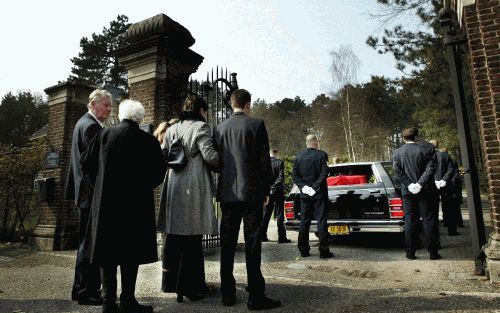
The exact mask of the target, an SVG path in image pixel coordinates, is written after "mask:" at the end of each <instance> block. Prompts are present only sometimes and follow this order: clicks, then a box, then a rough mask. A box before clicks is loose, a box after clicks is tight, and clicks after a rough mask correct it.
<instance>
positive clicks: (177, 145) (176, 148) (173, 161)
mask: <svg viewBox="0 0 500 313" xmlns="http://www.w3.org/2000/svg"><path fill="white" fill-rule="evenodd" d="M177 130H179V127H178V126H177ZM183 135H184V134H183ZM187 162H188V158H187V155H186V152H185V151H184V147H183V145H182V137H179V135H178V133H177V138H176V139H174V140H173V141H172V145H170V149H169V150H168V154H167V164H168V166H169V167H170V168H172V169H173V170H174V171H179V170H182V169H183V168H185V167H186V165H187Z"/></svg>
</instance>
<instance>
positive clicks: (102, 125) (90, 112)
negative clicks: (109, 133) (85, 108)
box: [89, 110, 104, 128]
mask: <svg viewBox="0 0 500 313" xmlns="http://www.w3.org/2000/svg"><path fill="white" fill-rule="evenodd" d="M89 114H90V115H92V116H93V117H94V118H95V120H96V121H97V123H99V125H101V127H102V128H104V124H103V123H102V122H101V121H99V119H98V118H97V117H96V116H95V115H94V113H92V111H90V110H89Z"/></svg>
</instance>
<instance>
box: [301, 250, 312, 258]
mask: <svg viewBox="0 0 500 313" xmlns="http://www.w3.org/2000/svg"><path fill="white" fill-rule="evenodd" d="M300 256H301V257H303V258H307V257H308V256H311V254H309V251H300Z"/></svg>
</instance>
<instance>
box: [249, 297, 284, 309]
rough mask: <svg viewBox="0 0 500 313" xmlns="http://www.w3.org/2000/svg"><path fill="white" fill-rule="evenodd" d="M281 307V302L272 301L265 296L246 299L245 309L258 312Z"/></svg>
mask: <svg viewBox="0 0 500 313" xmlns="http://www.w3.org/2000/svg"><path fill="white" fill-rule="evenodd" d="M280 306H281V301H279V300H273V299H270V298H268V297H266V296H263V297H259V298H257V299H248V303H247V307H248V309H249V310H252V311H258V310H269V309H274V308H278V307H280Z"/></svg>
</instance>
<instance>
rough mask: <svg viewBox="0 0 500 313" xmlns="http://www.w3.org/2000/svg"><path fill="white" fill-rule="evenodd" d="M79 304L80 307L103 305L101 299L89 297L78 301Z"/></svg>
mask: <svg viewBox="0 0 500 313" xmlns="http://www.w3.org/2000/svg"><path fill="white" fill-rule="evenodd" d="M78 304H80V305H102V298H101V297H88V298H82V299H78Z"/></svg>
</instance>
